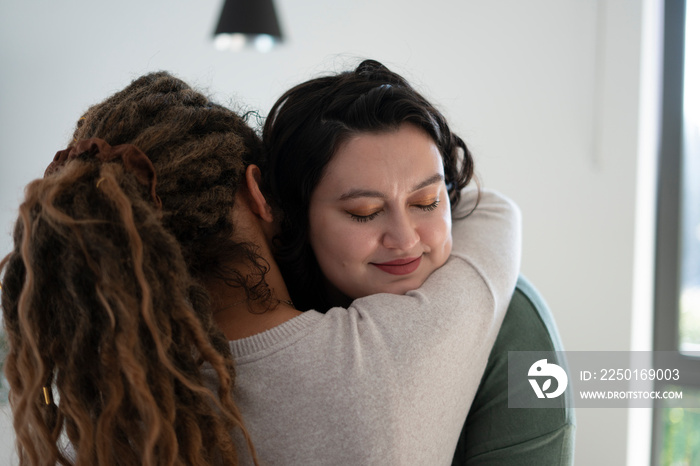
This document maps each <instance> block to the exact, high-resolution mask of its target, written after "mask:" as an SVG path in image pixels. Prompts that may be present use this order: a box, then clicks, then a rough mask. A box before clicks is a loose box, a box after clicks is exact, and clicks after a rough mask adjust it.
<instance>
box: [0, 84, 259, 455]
mask: <svg viewBox="0 0 700 466" xmlns="http://www.w3.org/2000/svg"><path fill="white" fill-rule="evenodd" d="M74 136H75V139H74V141H80V140H82V139H85V138H90V137H99V138H102V139H104V140H106V141H107V143H108V144H111V145H118V144H134V145H136V146H137V147H139V148H140V149H141V150H142V151H143V152H144V153H145V154H147V156H148V158H149V159H150V160H151V161H152V163H153V166H154V167H155V171H156V173H157V177H158V183H157V190H158V195H159V197H160V198H161V199H162V209H159V208H157V207H156V206H155V205H154V203H153V200H152V199H151V197H149V193H148V192H147V190H146V189H145V188H144V186H142V185H141V184H140V183H139V182H138V181H137V180H136V178H135V176H134V175H133V174H131V173H129V171H128V170H126V169H125V166H124V165H123V164H122V163H120V162H119V161H112V162H108V163H107V162H100V161H98V160H96V159H94V158H91V157H90V156H88V154H82V155H79V156H78V157H76V158H75V159H73V160H70V161H69V162H67V163H66V164H65V166H63V167H62V168H61V169H60V170H59V171H58V172H56V173H54V174H51V175H48V176H46V177H44V178H43V179H39V180H35V181H33V182H32V183H30V184H29V185H28V186H27V188H26V193H25V200H24V202H23V203H22V204H21V206H20V209H19V218H18V221H17V223H16V226H15V230H14V248H13V251H12V252H11V253H10V254H9V255H8V256H7V257H5V258H4V259H3V260H2V262H0V270H1V271H3V276H2V310H3V316H4V326H5V329H6V332H7V334H8V343H9V354H8V356H7V360H6V364H5V373H6V376H7V379H8V382H9V384H10V404H11V407H12V410H13V418H14V429H15V432H16V438H17V440H16V443H17V449H18V455H19V459H20V464H22V465H55V464H62V465H73V464H75V465H78V466H83V465H96V464H99V465H135V464H139V465H141V464H142V465H148V466H151V465H152V466H155V465H159V466H160V465H213V464H226V465H228V464H238V458H239V455H240V454H241V453H246V454H249V455H250V457H251V458H252V460H253V462H255V463H256V464H257V457H256V455H255V451H254V449H253V446H252V443H251V440H250V438H249V436H248V433H247V431H246V429H245V426H244V424H243V420H242V418H241V415H240V412H239V410H238V408H237V406H236V404H235V403H234V401H233V397H232V386H233V382H234V368H233V360H232V357H231V354H230V351H229V348H228V344H227V341H226V339H225V337H224V336H223V334H222V333H221V332H220V331H219V330H218V329H217V328H216V327H215V325H214V324H213V319H212V314H211V309H210V302H209V297H208V294H207V292H206V290H205V288H204V287H203V286H202V284H201V280H200V279H201V278H202V277H204V276H205V275H206V274H207V273H208V271H207V268H208V267H211V269H210V270H211V274H225V273H228V271H227V270H226V269H225V268H224V266H223V265H222V264H223V263H224V260H225V259H223V258H222V255H221V251H222V250H224V249H226V248H229V249H228V250H227V253H228V255H229V256H230V255H233V254H238V253H240V254H239V255H238V258H239V259H240V260H252V261H254V262H255V261H257V255H256V254H255V251H254V250H252V249H251V248H250V247H249V246H247V245H240V244H235V243H233V242H232V240H231V239H230V238H231V235H230V234H231V233H232V232H233V225H232V223H231V219H230V214H231V209H232V208H233V196H234V193H235V190H236V188H237V186H238V181H239V180H240V178H241V173H242V171H243V168H244V167H245V165H246V164H247V163H250V161H252V160H254V158H255V157H257V156H258V154H257V151H258V145H259V142H258V138H257V136H256V134H255V133H254V132H253V131H252V130H251V129H250V128H249V127H248V126H247V125H246V124H245V122H244V121H243V120H242V119H241V118H240V117H239V116H238V115H236V114H235V113H233V112H231V111H230V110H227V109H225V108H223V107H220V106H217V105H214V104H211V103H210V102H209V101H208V100H207V99H206V98H205V97H204V96H203V95H201V94H200V93H197V92H195V91H193V90H192V89H190V88H189V87H188V86H187V85H186V84H185V83H183V82H182V81H180V80H178V79H176V78H174V77H172V76H170V75H168V74H166V73H155V74H151V75H147V76H144V77H142V78H140V79H138V80H136V81H134V82H133V83H132V84H131V85H130V86H129V87H127V88H126V89H124V90H123V91H121V92H119V93H117V94H115V95H114V96H112V97H111V98H109V99H107V100H106V101H104V102H103V103H101V104H98V105H96V106H94V107H92V108H91V109H89V110H88V112H87V113H86V114H85V116H84V117H83V118H81V119H80V121H79V122H78V127H77V129H76V131H75V134H74ZM249 158H251V160H250V161H249ZM212 242H214V243H215V242H218V246H219V248H221V249H219V255H218V256H216V257H214V256H213V253H212V251H213V250H214V247H215V244H208V243H212ZM231 250H233V251H234V252H231ZM207 261H209V262H207ZM258 262H259V261H258ZM256 263H257V262H256ZM259 267H260V270H261V273H260V276H259V277H258V278H256V279H255V280H254V282H253V283H251V280H250V277H239V276H235V275H234V276H232V277H231V278H230V282H231V283H232V285H233V286H243V287H245V288H246V290H247V291H248V293H249V296H255V297H256V298H258V299H268V298H266V295H265V292H264V290H265V289H266V285H265V284H264V270H265V267H266V265H265V264H259ZM210 276H211V275H210ZM261 290H262V291H261ZM205 365H207V366H211V368H213V371H209V372H210V373H215V374H216V377H217V379H218V380H216V383H212V382H211V380H206V378H205V375H204V374H203V371H202V369H203V367H204V366H205ZM44 387H50V388H49V389H48V391H49V393H47V396H46V398H45V397H44V394H43V392H42V390H43V389H44ZM212 387H216V388H212ZM51 392H52V393H51ZM51 394H53V396H55V398H56V401H55V402H54V400H53V397H52V396H51ZM236 432H238V434H236V435H239V438H241V439H243V442H244V443H243V444H244V445H247V449H248V452H241V451H238V450H240V449H237V447H236V445H237V443H236V440H235V439H234V436H233V435H232V434H234V433H236ZM66 441H67V442H68V443H69V446H68V447H66V445H65V443H66Z"/></svg>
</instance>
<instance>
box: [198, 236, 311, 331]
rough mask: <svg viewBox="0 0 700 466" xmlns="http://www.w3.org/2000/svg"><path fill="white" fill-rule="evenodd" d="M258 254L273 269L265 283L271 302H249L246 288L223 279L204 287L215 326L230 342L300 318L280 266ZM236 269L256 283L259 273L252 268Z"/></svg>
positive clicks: (266, 276) (241, 267)
mask: <svg viewBox="0 0 700 466" xmlns="http://www.w3.org/2000/svg"><path fill="white" fill-rule="evenodd" d="M264 249H267V248H264ZM258 253H259V254H260V256H261V257H262V258H263V259H264V260H266V261H267V263H268V264H269V265H270V267H269V271H268V272H267V273H266V274H265V283H266V284H267V286H268V288H269V289H270V292H271V295H270V297H269V299H258V300H249V299H248V298H247V296H246V292H245V290H244V289H243V288H241V287H240V286H234V285H230V284H228V283H226V281H225V280H223V279H211V280H209V281H207V282H206V283H205V285H206V287H207V290H208V291H209V295H210V297H211V301H212V306H211V308H212V312H213V318H214V322H215V323H216V325H217V326H218V327H219V328H220V329H221V330H222V331H223V333H224V335H226V338H228V339H229V340H237V339H241V338H245V337H249V336H252V335H255V334H257V333H261V332H264V331H265V330H269V329H271V328H273V327H276V326H278V325H280V324H282V323H284V322H286V321H288V320H289V319H292V318H294V317H296V316H297V315H299V314H301V312H300V311H297V310H296V309H295V308H294V306H293V305H292V304H291V300H290V298H289V292H288V291H287V287H286V286H285V284H284V280H283V279H282V274H281V273H280V271H279V268H278V267H277V263H276V262H275V261H274V259H273V258H272V257H266V256H268V255H269V252H266V251H265V250H263V251H260V250H259V251H258ZM235 269H236V270H237V271H238V272H239V273H241V275H243V276H253V277H256V279H257V276H256V275H254V273H255V272H258V271H257V269H255V268H254V267H253V266H252V265H247V266H237V267H235Z"/></svg>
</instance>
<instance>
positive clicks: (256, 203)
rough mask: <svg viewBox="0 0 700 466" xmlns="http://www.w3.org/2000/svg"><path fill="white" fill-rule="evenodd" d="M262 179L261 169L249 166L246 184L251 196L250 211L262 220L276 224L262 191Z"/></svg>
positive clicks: (246, 170)
mask: <svg viewBox="0 0 700 466" xmlns="http://www.w3.org/2000/svg"><path fill="white" fill-rule="evenodd" d="M261 179H262V174H261V173H260V167H258V166H257V165H252V164H251V165H248V167H247V168H246V169H245V182H246V186H247V187H248V194H249V195H250V209H251V210H252V211H253V213H255V214H256V215H257V216H258V217H260V218H261V219H262V220H264V221H266V222H269V223H272V222H274V217H273V215H272V207H270V204H268V203H267V199H265V196H264V195H263V193H262V191H261V190H260V180H261Z"/></svg>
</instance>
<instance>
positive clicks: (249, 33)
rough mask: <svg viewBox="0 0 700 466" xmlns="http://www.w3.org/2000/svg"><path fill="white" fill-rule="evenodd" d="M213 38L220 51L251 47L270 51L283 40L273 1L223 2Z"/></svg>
mask: <svg viewBox="0 0 700 466" xmlns="http://www.w3.org/2000/svg"><path fill="white" fill-rule="evenodd" d="M214 38H215V45H216V46H217V48H219V49H233V50H237V49H240V48H242V47H243V46H244V45H245V44H254V45H255V46H256V47H257V48H258V49H259V50H262V51H266V50H269V49H270V48H272V46H273V45H274V44H275V43H276V42H281V40H282V32H281V31H280V26H279V22H278V21H277V14H276V13H275V6H274V4H273V2H272V0H225V1H224V6H223V8H222V9H221V17H220V18H219V23H218V25H217V26H216V30H215V31H214ZM265 49H266V50H265Z"/></svg>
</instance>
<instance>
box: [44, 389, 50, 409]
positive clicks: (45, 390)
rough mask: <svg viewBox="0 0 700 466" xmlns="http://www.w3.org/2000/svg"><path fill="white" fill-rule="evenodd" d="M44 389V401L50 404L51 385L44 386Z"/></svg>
mask: <svg viewBox="0 0 700 466" xmlns="http://www.w3.org/2000/svg"><path fill="white" fill-rule="evenodd" d="M42 389H43V390H44V402H45V403H46V405H47V406H48V405H50V404H51V392H50V391H49V387H42Z"/></svg>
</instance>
